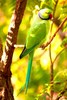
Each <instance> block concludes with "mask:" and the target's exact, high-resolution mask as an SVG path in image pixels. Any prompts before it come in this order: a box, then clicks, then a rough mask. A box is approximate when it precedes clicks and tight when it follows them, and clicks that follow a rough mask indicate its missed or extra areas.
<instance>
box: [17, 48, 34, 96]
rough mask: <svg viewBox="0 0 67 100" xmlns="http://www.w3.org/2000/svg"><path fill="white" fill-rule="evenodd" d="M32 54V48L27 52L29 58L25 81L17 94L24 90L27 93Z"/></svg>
mask: <svg viewBox="0 0 67 100" xmlns="http://www.w3.org/2000/svg"><path fill="white" fill-rule="evenodd" d="M33 54H34V50H32V51H31V52H30V53H29V60H28V69H27V75H26V81H25V84H24V85H23V86H22V87H21V88H20V90H19V93H18V95H19V94H20V93H21V92H22V91H24V90H25V93H27V90H28V85H29V80H30V74H31V67H32V61H33Z"/></svg>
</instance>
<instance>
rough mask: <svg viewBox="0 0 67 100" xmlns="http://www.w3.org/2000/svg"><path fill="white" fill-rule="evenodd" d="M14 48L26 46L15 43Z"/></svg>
mask: <svg viewBox="0 0 67 100" xmlns="http://www.w3.org/2000/svg"><path fill="white" fill-rule="evenodd" d="M14 48H24V45H22V44H21V45H19V44H14Z"/></svg>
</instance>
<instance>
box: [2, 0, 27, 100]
mask: <svg viewBox="0 0 67 100" xmlns="http://www.w3.org/2000/svg"><path fill="white" fill-rule="evenodd" d="M26 2H27V0H16V7H15V11H14V13H13V15H12V18H11V22H10V25H9V30H8V35H7V38H6V44H5V49H4V51H3V55H2V58H1V62H2V65H0V67H1V68H2V69H0V77H1V80H0V82H1V83H2V81H4V84H2V86H1V83H0V87H2V92H3V95H0V100H7V98H8V100H14V98H13V88H12V85H11V80H10V77H11V72H10V65H11V63H12V56H13V52H14V44H16V41H17V35H18V30H19V26H20V23H21V21H22V18H23V15H24V10H25V7H26ZM0 91H1V89H0ZM1 98H2V99H1ZM3 98H4V99H3Z"/></svg>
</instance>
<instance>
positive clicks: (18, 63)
mask: <svg viewBox="0 0 67 100" xmlns="http://www.w3.org/2000/svg"><path fill="white" fill-rule="evenodd" d="M15 3H16V0H0V38H1V39H2V43H3V47H4V46H5V41H6V36H7V33H8V27H9V24H10V19H11V16H12V12H13V10H14V8H15ZM54 5H55V1H54V0H28V2H27V6H26V10H25V13H24V17H23V20H22V23H21V25H20V28H19V33H18V37H17V44H25V40H26V36H27V31H28V29H29V27H30V24H31V22H32V19H33V17H35V12H36V9H37V8H38V7H39V8H44V7H49V8H51V9H52V10H54ZM66 16H67V1H66V0H58V4H57V8H56V11H55V18H57V19H58V20H60V22H62V21H63V19H64V18H65V17H66ZM57 27H58V26H56V25H55V24H53V27H52V34H53V33H54V32H55V31H56V29H57ZM62 32H67V22H66V23H65V24H64V26H63V28H62ZM49 35H50V34H49ZM66 35H67V34H66ZM66 35H65V36H66ZM47 40H49V37H48V38H47ZM61 44H62V39H61V38H60V36H59V34H57V35H56V37H55V38H54V40H53V41H52V46H51V52H52V60H54V59H55V57H56V56H57V55H58V53H59V52H60V51H61V50H62V49H63V48H64V46H62V47H61ZM21 51H22V48H16V49H15V50H14V54H13V59H12V65H11V71H12V78H11V80H12V85H13V88H14V97H15V100H46V99H45V96H46V95H47V94H49V93H50V87H51V86H50V64H51V63H50V57H49V47H47V48H46V49H45V50H42V49H41V48H38V49H37V50H35V54H34V60H33V66H32V72H31V78H30V82H29V89H28V93H27V94H25V93H24V92H22V93H21V94H20V95H19V96H17V93H18V91H19V89H20V88H21V86H22V85H24V82H25V78H26V71H27V63H28V56H26V57H24V58H23V59H21V60H18V58H19V55H20V53H21ZM53 68H54V87H53V90H54V92H55V93H57V92H58V93H59V92H60V91H62V90H64V88H65V87H66V84H67V50H66V49H65V50H64V51H63V52H62V53H61V54H60V55H59V56H58V58H57V60H56V61H55V63H54V66H53ZM56 83H57V84H56ZM46 93H47V94H46ZM65 95H67V93H65Z"/></svg>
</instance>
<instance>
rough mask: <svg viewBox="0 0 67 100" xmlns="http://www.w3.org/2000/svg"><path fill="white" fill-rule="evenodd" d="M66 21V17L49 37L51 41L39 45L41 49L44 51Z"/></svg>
mask: <svg viewBox="0 0 67 100" xmlns="http://www.w3.org/2000/svg"><path fill="white" fill-rule="evenodd" d="M66 21H67V17H66V18H65V19H64V20H63V21H62V23H61V24H60V25H59V27H58V29H57V30H56V32H55V33H54V35H53V36H52V37H51V39H50V40H49V41H48V42H47V43H46V44H43V45H41V46H40V47H41V48H42V49H44V48H45V47H47V46H48V45H49V44H50V43H51V42H52V41H53V39H54V37H55V36H56V34H57V32H58V31H59V30H60V29H61V28H62V26H63V25H64V23H65V22H66Z"/></svg>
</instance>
